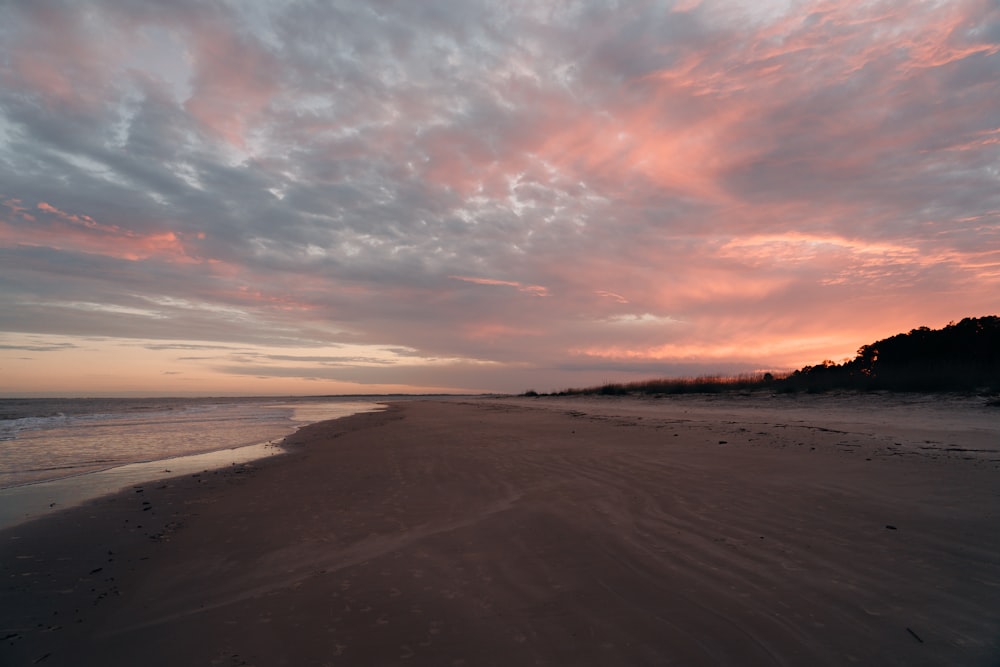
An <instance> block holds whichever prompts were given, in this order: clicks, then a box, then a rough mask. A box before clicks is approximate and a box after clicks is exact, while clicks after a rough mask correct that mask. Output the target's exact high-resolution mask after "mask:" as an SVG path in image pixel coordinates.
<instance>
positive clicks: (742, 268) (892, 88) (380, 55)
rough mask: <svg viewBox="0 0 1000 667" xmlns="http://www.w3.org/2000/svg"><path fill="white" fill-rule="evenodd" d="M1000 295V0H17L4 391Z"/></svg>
mask: <svg viewBox="0 0 1000 667" xmlns="http://www.w3.org/2000/svg"><path fill="white" fill-rule="evenodd" d="M997 313H1000V1H998V0H953V1H921V0H895V1H880V0H763V1H762V0H700V1H699V0H659V1H643V0H625V1H621V2H614V1H610V0H578V1H574V0H531V1H524V2H519V1H510V2H500V1H495V0H494V1H489V2H487V1H479V0H420V1H414V0H398V1H391V0H367V1H364V2H362V1H360V0H354V1H345V0H322V1H320V0H315V1H313V2H306V1H302V2H300V1H296V0H280V1H278V0H267V1H265V0H239V1H236V0H233V1H232V2H204V1H202V0H171V1H169V2H167V1H165V0H163V1H159V0H88V2H76V1H75V0H62V1H60V0H0V395H2V396H29V395H39V396H41V395H56V394H58V395H133V394H154V395H155V394H160V395H187V394H219V395H222V394H267V395H276V394H336V393H351V394H353V393H395V392H438V391H441V392H522V391H526V390H528V389H534V390H537V391H543V392H545V391H556V390H560V389H564V388H567V387H582V386H592V385H597V384H601V383H604V382H612V381H615V382H617V381H630V380H641V379H651V378H659V377H674V376H693V375H699V374H736V373H742V372H754V371H783V370H792V369H795V368H799V367H801V366H804V365H807V364H815V363H819V362H821V361H823V360H825V359H830V360H833V361H842V360H845V359H847V358H852V357H853V356H854V354H855V353H856V351H857V349H858V348H859V347H860V346H861V345H864V344H866V343H870V342H873V341H874V340H877V339H880V338H885V337H888V336H891V335H893V334H896V333H899V332H903V331H909V330H910V329H913V328H916V327H919V326H931V327H933V328H938V327H941V326H944V325H946V324H948V323H949V322H951V321H958V320H960V319H962V318H964V317H976V316H983V315H990V314H997Z"/></svg>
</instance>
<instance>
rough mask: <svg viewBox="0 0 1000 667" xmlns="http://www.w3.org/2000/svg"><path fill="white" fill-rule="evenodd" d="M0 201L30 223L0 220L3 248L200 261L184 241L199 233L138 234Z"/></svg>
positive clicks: (43, 206) (41, 206)
mask: <svg viewBox="0 0 1000 667" xmlns="http://www.w3.org/2000/svg"><path fill="white" fill-rule="evenodd" d="M4 204H5V206H6V207H7V208H8V209H10V210H11V211H12V212H13V213H15V214H18V215H19V217H20V218H21V219H22V220H24V221H25V222H28V223H31V224H28V225H25V224H23V223H17V222H15V221H13V220H0V242H2V243H3V245H4V246H6V247H16V246H18V245H24V246H35V247H47V248H53V249H56V250H68V251H73V252H85V253H88V254H96V255H103V256H107V257H115V258H118V259H126V260H130V261H138V260H146V259H153V258H155V259H160V260H163V261H167V262H171V263H182V264H190V263H195V262H199V261H200V260H199V259H197V258H196V257H195V256H193V255H192V254H191V252H190V251H189V249H188V243H189V242H191V241H194V240H196V239H201V238H204V234H203V233H198V234H189V235H183V236H182V235H181V234H179V233H177V232H173V231H162V232H154V233H139V232H134V231H131V230H125V229H121V228H120V227H117V226H114V225H105V224H101V223H99V222H97V221H96V220H94V219H93V218H92V217H90V216H88V215H81V214H74V213H68V212H66V211H63V210H61V209H59V208H56V207H55V206H53V205H51V204H49V203H47V202H39V203H38V204H37V206H36V210H38V211H41V215H39V216H32V215H27V214H25V213H24V211H25V210H26V209H24V208H22V207H20V206H19V204H14V205H11V203H10V200H8V201H6V202H4Z"/></svg>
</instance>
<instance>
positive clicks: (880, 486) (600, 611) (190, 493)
mask: <svg viewBox="0 0 1000 667" xmlns="http://www.w3.org/2000/svg"><path fill="white" fill-rule="evenodd" d="M760 400H761V401H762V402H763V405H757V404H756V403H748V402H746V401H741V400H740V399H737V398H732V399H725V400H706V399H704V398H700V399H682V400H662V401H637V400H629V399H624V400H623V399H613V400H607V401H603V400H599V399H573V400H571V401H563V400H559V399H498V400H485V399H481V400H474V401H468V400H450V401H440V402H435V401H413V402H403V403H398V404H395V405H393V406H392V408H391V409H390V410H388V411H387V412H384V413H377V414H365V415H357V416H354V417H350V418H347V419H343V420H338V421H334V422H326V423H322V424H318V425H314V426H311V427H307V428H305V429H303V430H302V431H300V432H299V433H298V434H297V435H296V436H293V437H292V438H291V439H290V447H291V449H292V450H293V452H292V453H291V454H290V455H288V456H285V457H279V458H277V459H272V460H269V461H266V462H263V463H261V464H259V465H257V466H256V467H252V466H247V467H239V468H232V469H230V470H227V471H225V472H220V473H216V474H203V475H201V476H199V477H197V478H193V477H187V478H183V479H175V480H169V481H168V482H165V483H160V484H155V485H146V486H144V487H143V488H142V489H141V491H138V490H137V489H131V490H130V491H129V492H128V493H124V494H120V495H118V496H115V497H112V498H107V499H103V500H101V501H98V502H96V503H93V504H91V505H88V506H87V507H84V508H79V509H76V510H70V511H67V512H64V513H62V514H59V515H56V516H54V517H51V518H48V519H44V520H40V521H36V522H33V523H31V524H26V525H24V526H20V527H15V528H13V529H9V530H7V531H4V532H2V533H0V544H2V549H3V551H2V562H3V568H4V572H3V574H4V599H5V604H4V605H3V607H4V609H3V611H2V612H0V614H2V616H0V620H2V629H3V635H7V637H6V638H5V639H4V641H3V642H2V644H3V645H2V647H0V663H2V664H12V665H15V664H32V663H33V662H34V661H40V662H39V664H45V665H56V664H58V665H126V664H128V665H131V664H136V663H137V662H140V661H141V662H142V663H143V664H149V665H180V664H185V665H259V666H270V665H338V664H343V665H456V666H457V665H468V666H474V665H532V664H534V665H664V664H677V665H844V664H862V665H945V664H948V665H959V664H960V665H984V666H985V665H994V664H996V663H997V660H998V659H1000V641H998V640H1000V565H998V559H997V554H998V553H1000V530H998V528H1000V523H998V521H1000V518H998V517H1000V513H998V510H1000V494H998V493H997V489H998V488H1000V487H998V479H1000V477H998V475H1000V461H998V459H1000V454H998V453H997V452H996V451H995V450H994V449H990V447H989V446H988V444H989V442H993V443H998V442H1000V439H998V437H997V436H998V433H1000V425H998V422H1000V415H998V414H997V413H991V412H989V411H988V409H985V408H984V409H983V410H984V411H983V412H982V413H979V412H976V408H975V407H974V406H973V407H970V406H964V405H963V406H961V407H960V408H959V407H956V408H954V410H959V411H960V410H969V411H970V412H969V414H970V415H973V414H974V415H980V414H981V417H982V419H981V420H978V419H979V417H976V418H972V417H967V418H965V419H958V420H957V421H956V423H955V424H949V423H947V420H945V422H944V423H943V424H942V421H941V419H938V420H934V419H931V420H927V419H925V420H924V423H922V422H921V421H920V420H919V419H916V418H913V419H905V423H894V422H893V419H895V420H897V422H898V421H899V420H900V419H901V417H900V416H899V415H905V414H906V411H907V410H908V409H910V408H906V407H905V406H904V407H903V408H902V412H898V413H895V412H893V410H896V409H897V408H899V405H900V403H899V402H898V401H895V399H892V398H891V397H882V398H876V399H871V400H881V401H882V402H883V403H884V406H883V407H884V408H885V409H884V410H883V411H882V412H881V413H880V412H879V411H878V410H876V409H870V402H869V404H866V406H854V407H853V408H852V407H851V405H850V404H849V403H850V401H851V400H854V399H851V398H844V399H837V398H831V399H824V398H823V397H819V398H812V397H811V398H808V399H803V402H802V403H798V404H796V406H791V405H787V406H784V407H783V404H781V403H780V401H771V402H767V401H763V399H760ZM824 400H825V402H824ZM838 401H840V402H839V403H838ZM938 403H940V402H938ZM768 406H770V407H768ZM929 410H930V409H929V408H921V407H920V406H917V407H916V408H915V409H914V410H913V411H914V412H916V413H923V414H927V413H928V412H929ZM954 410H953V412H954ZM930 412H933V411H932V410H930ZM886 414H889V417H886ZM880 415H881V416H880ZM893 415H895V417H893ZM942 419H943V418H942ZM977 420H978V421H977ZM991 428H992V430H991ZM984 442H985V443H987V446H978V445H981V444H982V443H984ZM929 443H930V444H934V443H937V445H934V446H933V447H931V448H930V449H928V448H926V447H927V446H928V444H929ZM938 445H940V446H938ZM973 445H976V446H973ZM922 447H923V448H922ZM971 450H978V451H971ZM137 491H138V492H137ZM143 503H147V504H143ZM147 508H148V509H147ZM140 525H141V526H142V527H141V528H140V527H138V526H140Z"/></svg>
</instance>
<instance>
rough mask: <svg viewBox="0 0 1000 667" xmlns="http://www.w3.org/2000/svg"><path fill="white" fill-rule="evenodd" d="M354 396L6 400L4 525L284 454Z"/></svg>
mask: <svg viewBox="0 0 1000 667" xmlns="http://www.w3.org/2000/svg"><path fill="white" fill-rule="evenodd" d="M381 407H383V406H382V405H380V404H378V403H375V402H373V401H371V400H365V399H360V398H353V397H344V398H340V397H292V398H73V399H0V528H3V527H7V526H10V525H15V524H17V523H20V522H22V521H24V520H27V519H31V518H34V517H36V516H40V515H41V514H44V513H46V512H48V511H52V510H56V509H61V508H63V507H67V506H71V505H76V504H79V503H81V502H84V501H86V500H89V499H91V498H96V497H98V496H101V495H104V494H107V493H112V492H114V491H117V490H120V489H122V488H125V487H126V486H128V485H130V484H135V483H140V482H147V481H151V480H154V479H161V478H165V477H171V476H174V475H182V474H187V473H189V472H200V471H202V470H207V469H212V468H219V467H223V466H228V465H239V464H242V463H246V462H248V461H252V460H255V459H259V458H262V457H265V456H270V455H273V454H276V453H280V452H281V451H282V450H281V449H280V447H278V446H277V444H276V443H278V442H279V441H280V440H281V439H282V438H284V437H285V436H287V435H290V434H291V433H293V432H294V431H295V430H296V429H297V428H299V427H301V426H304V425H306V424H310V423H313V422H317V421H324V420H327V419H336V418H339V417H345V416H348V415H351V414H356V413H359V412H369V411H372V410H378V409H380V408H381Z"/></svg>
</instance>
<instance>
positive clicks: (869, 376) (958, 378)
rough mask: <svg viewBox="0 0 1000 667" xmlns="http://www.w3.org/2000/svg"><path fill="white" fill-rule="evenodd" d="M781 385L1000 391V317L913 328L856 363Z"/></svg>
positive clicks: (865, 349)
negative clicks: (941, 326) (932, 327)
mask: <svg viewBox="0 0 1000 667" xmlns="http://www.w3.org/2000/svg"><path fill="white" fill-rule="evenodd" d="M778 384H780V385H783V386H784V387H785V388H787V389H789V390H807V391H823V390H826V389H835V388H854V389H868V390H879V389H888V390H892V391H964V390H977V389H986V390H992V391H1000V317H997V316H995V315H989V316H986V317H967V318H965V319H964V320H962V321H961V322H958V323H954V322H952V323H951V324H949V325H948V326H946V327H944V328H942V329H930V328H928V327H920V328H919V329H913V330H912V331H910V332H909V333H901V334H897V335H895V336H892V337H890V338H886V339H884V340H879V341H876V342H874V343H871V344H869V345H864V346H862V347H861V349H859V350H858V355H857V356H856V357H855V358H854V359H853V360H851V361H848V362H845V363H843V364H835V363H833V362H830V361H825V362H823V363H822V364H820V365H817V366H806V367H805V368H803V369H801V370H798V371H795V372H794V373H792V374H791V375H790V376H788V377H787V378H784V379H782V380H780V381H778Z"/></svg>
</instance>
